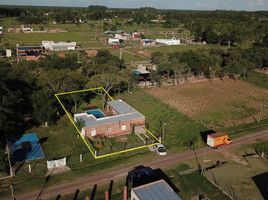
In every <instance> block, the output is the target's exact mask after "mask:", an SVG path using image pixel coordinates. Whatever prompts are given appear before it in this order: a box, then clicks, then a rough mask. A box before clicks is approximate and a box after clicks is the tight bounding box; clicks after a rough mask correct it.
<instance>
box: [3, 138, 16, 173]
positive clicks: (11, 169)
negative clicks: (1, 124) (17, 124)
mask: <svg viewBox="0 0 268 200" xmlns="http://www.w3.org/2000/svg"><path fill="white" fill-rule="evenodd" d="M5 136H6V151H7V158H8V165H9V173H10V177H14V176H15V174H14V173H13V168H12V165H11V161H10V151H9V148H8V140H7V133H5Z"/></svg>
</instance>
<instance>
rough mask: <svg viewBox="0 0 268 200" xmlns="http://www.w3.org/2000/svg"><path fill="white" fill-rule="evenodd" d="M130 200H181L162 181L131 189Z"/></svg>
mask: <svg viewBox="0 0 268 200" xmlns="http://www.w3.org/2000/svg"><path fill="white" fill-rule="evenodd" d="M130 199H131V200H151V199H154V200H163V199H169V200H181V198H180V197H179V196H178V195H177V194H176V193H175V192H174V190H173V189H172V188H171V187H170V186H169V185H168V184H167V182H166V181H165V180H163V179H161V180H159V181H155V182H152V183H148V184H145V185H141V186H138V187H134V188H132V189H131V198H130Z"/></svg>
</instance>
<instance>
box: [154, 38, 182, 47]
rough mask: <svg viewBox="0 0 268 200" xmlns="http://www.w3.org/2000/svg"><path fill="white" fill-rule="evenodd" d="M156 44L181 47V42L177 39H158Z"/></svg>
mask: <svg viewBox="0 0 268 200" xmlns="http://www.w3.org/2000/svg"><path fill="white" fill-rule="evenodd" d="M156 43H157V44H164V45H168V46H171V45H180V43H181V41H180V39H178V40H177V39H176V38H174V37H173V38H171V39H156Z"/></svg>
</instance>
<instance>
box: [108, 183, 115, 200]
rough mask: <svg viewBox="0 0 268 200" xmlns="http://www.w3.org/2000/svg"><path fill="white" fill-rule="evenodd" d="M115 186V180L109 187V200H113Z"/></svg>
mask: <svg viewBox="0 0 268 200" xmlns="http://www.w3.org/2000/svg"><path fill="white" fill-rule="evenodd" d="M113 185H114V181H113V180H111V181H110V185H109V190H108V192H109V199H110V200H111V199H112V198H111V197H112V192H113Z"/></svg>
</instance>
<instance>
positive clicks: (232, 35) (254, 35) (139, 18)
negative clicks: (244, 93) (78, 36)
mask: <svg viewBox="0 0 268 200" xmlns="http://www.w3.org/2000/svg"><path fill="white" fill-rule="evenodd" d="M5 17H16V18H17V19H18V20H19V21H20V22H21V23H23V24H47V23H51V22H54V21H55V22H57V23H79V21H80V19H81V20H82V21H92V20H103V19H105V18H106V19H115V18H116V19H120V20H121V22H118V20H116V22H115V23H117V24H113V25H114V26H118V25H124V24H127V25H133V24H147V25H149V26H150V25H152V24H154V22H152V20H153V19H158V18H159V17H161V18H162V19H163V20H164V23H161V24H160V25H162V26H163V27H168V28H185V29H188V30H191V32H192V33H193V34H194V39H195V41H197V42H202V41H206V42H207V43H209V44H214V43H218V44H222V45H227V44H229V45H233V46H237V45H238V44H240V43H242V44H244V43H250V44H251V43H256V44H259V43H260V42H261V41H262V40H267V37H268V36H267V32H268V24H267V19H268V12H266V11H256V12H246V11H222V10H217V11H183V10H157V9H155V8H150V7H144V8H139V9H116V8H107V7H105V6H89V7H88V8H58V7H41V8H40V7H2V8H0V18H5Z"/></svg>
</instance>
